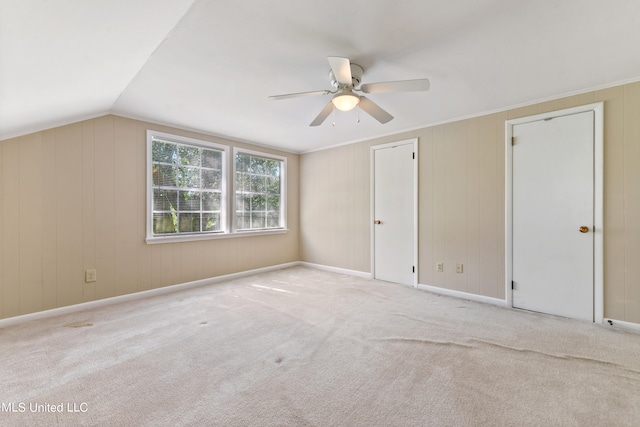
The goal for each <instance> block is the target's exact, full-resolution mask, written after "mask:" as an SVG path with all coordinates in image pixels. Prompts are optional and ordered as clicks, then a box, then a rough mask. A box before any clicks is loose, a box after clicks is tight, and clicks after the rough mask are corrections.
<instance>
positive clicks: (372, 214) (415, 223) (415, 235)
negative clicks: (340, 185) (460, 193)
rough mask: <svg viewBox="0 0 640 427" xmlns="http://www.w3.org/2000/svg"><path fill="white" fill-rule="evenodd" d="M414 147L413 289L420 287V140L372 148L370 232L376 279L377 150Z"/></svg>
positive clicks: (409, 140) (415, 139)
mask: <svg viewBox="0 0 640 427" xmlns="http://www.w3.org/2000/svg"><path fill="white" fill-rule="evenodd" d="M409 144H411V145H412V146H413V152H414V156H415V161H414V162H413V265H414V268H415V273H414V275H413V283H412V286H413V287H417V286H418V161H419V157H418V138H411V139H405V140H402V141H396V142H389V143H386V144H378V145H372V146H371V157H370V168H369V169H370V183H371V185H370V186H369V187H370V191H371V196H370V200H371V205H370V209H369V212H370V220H369V230H370V236H371V278H372V279H375V277H376V263H375V259H376V258H375V249H376V245H375V243H376V241H375V236H376V235H375V224H374V221H375V201H376V200H375V194H376V193H375V190H376V188H375V183H376V180H375V176H376V175H375V172H376V171H375V152H376V150H380V149H384V148H392V147H397V146H399V145H409Z"/></svg>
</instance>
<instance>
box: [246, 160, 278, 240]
mask: <svg viewBox="0 0 640 427" xmlns="http://www.w3.org/2000/svg"><path fill="white" fill-rule="evenodd" d="M235 161H236V165H235V166H236V177H235V191H236V199H235V204H236V205H235V212H236V228H237V229H239V230H242V229H245V230H246V229H265V228H277V227H282V226H283V225H282V222H281V218H280V216H281V215H280V211H281V199H282V183H281V181H280V176H281V173H282V172H283V171H282V167H283V165H284V162H283V161H281V160H277V159H273V158H268V157H261V156H257V155H248V154H241V153H237V154H236V156H235ZM246 213H250V216H246V215H245V214H246ZM267 213H269V215H267Z"/></svg>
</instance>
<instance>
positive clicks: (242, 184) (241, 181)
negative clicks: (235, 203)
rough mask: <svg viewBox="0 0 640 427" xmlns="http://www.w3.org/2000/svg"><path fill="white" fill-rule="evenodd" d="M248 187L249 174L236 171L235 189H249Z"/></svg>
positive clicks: (249, 185)
mask: <svg viewBox="0 0 640 427" xmlns="http://www.w3.org/2000/svg"><path fill="white" fill-rule="evenodd" d="M250 189H251V184H250V180H249V175H247V174H244V173H240V172H238V173H236V191H249V190H250Z"/></svg>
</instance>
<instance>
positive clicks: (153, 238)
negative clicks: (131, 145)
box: [145, 129, 289, 244]
mask: <svg viewBox="0 0 640 427" xmlns="http://www.w3.org/2000/svg"><path fill="white" fill-rule="evenodd" d="M154 138H156V139H160V140H165V141H167V142H174V143H177V144H185V145H192V146H198V147H204V148H212V149H217V150H221V151H222V157H223V158H222V182H221V188H222V192H221V200H220V202H221V221H222V224H221V230H220V231H215V232H206V233H202V232H199V233H176V234H166V235H154V234H153V172H152V171H153V158H152V157H153V150H152V148H153V140H154ZM231 148H232V147H231V146H229V145H224V144H219V143H215V142H211V141H205V140H201V139H195V138H189V137H186V136H181V135H174V134H169V133H164V132H159V131H155V130H151V129H147V147H146V163H147V170H146V175H147V176H146V193H147V206H146V210H145V215H146V221H145V222H146V224H145V225H146V238H145V241H146V243H147V244H158V243H177V242H192V241H201V240H213V239H227V238H236V237H247V236H261V235H274V234H284V233H287V232H288V231H289V230H288V228H287V157H285V156H279V155H276V154H270V153H265V152H261V151H254V150H249V149H244V148H239V147H233V151H232V150H231ZM231 152H233V155H230V153H231ZM236 153H243V154H249V155H254V156H260V157H264V158H269V159H273V160H278V161H282V162H283V167H282V170H281V174H280V175H281V176H280V179H281V181H280V184H281V189H280V191H281V203H280V210H281V212H280V214H281V223H282V227H278V228H262V229H257V230H236V229H235V226H236V218H235V208H236V207H235V204H236V196H235V195H236V191H235V190H236V188H235V172H236V165H235V155H236Z"/></svg>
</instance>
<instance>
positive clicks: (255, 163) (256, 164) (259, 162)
mask: <svg viewBox="0 0 640 427" xmlns="http://www.w3.org/2000/svg"><path fill="white" fill-rule="evenodd" d="M264 162H265V159H263V158H261V157H253V156H251V160H250V166H249V172H251V173H255V174H260V175H264Z"/></svg>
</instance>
